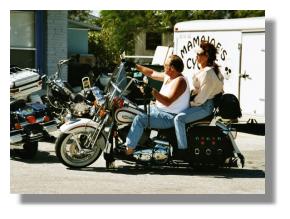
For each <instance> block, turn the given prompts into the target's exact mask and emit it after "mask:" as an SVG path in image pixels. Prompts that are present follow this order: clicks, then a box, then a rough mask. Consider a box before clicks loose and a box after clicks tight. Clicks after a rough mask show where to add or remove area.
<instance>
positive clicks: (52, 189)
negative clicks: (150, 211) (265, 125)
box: [10, 133, 266, 194]
mask: <svg viewBox="0 0 290 219" xmlns="http://www.w3.org/2000/svg"><path fill="white" fill-rule="evenodd" d="M236 142H237V145H238V146H239V148H240V150H241V151H242V153H243V154H244V156H245V158H246V163H245V167H244V168H243V169H238V168H233V169H228V168H226V169H218V170H211V171H200V170H199V171H197V170H193V169H186V168H169V167H167V168H144V167H135V166H133V165H130V164H127V163H123V162H121V161H117V166H118V168H117V169H115V170H110V171H108V170H106V168H105V161H104V160H103V158H102V156H101V157H100V159H99V160H98V161H97V162H95V163H94V164H93V165H91V166H90V167H87V168H83V169H80V170H72V169H68V168H67V167H65V166H64V165H62V164H61V163H59V161H58V159H57V157H56V156H55V152H54V144H52V143H44V142H41V143H40V144H39V152H38V154H37V156H36V157H35V159H33V160H23V159H19V158H17V157H11V161H10V163H11V166H10V168H11V180H10V183H11V184H10V189H11V193H16V194H265V188H266V187H265V137H264V136H254V135H248V134H244V133H239V134H238V137H237V141H236Z"/></svg>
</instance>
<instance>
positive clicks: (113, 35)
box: [69, 10, 265, 71]
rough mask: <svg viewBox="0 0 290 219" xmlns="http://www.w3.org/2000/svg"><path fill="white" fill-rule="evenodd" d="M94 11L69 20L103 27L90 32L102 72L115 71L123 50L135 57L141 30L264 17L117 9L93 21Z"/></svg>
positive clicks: (253, 12) (71, 14)
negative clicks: (214, 20)
mask: <svg viewBox="0 0 290 219" xmlns="http://www.w3.org/2000/svg"><path fill="white" fill-rule="evenodd" d="M90 12H91V11H69V18H70V19H74V20H78V21H83V22H87V23H91V24H95V25H98V26H100V27H101V28H102V29H101V31H100V32H91V33H90V36H89V51H90V53H93V54H95V56H96V58H97V65H98V66H99V68H100V69H101V71H112V68H113V67H114V66H115V65H116V63H117V62H118V61H119V55H120V53H121V51H123V50H126V52H127V53H128V54H134V46H135V36H136V35H137V34H138V33H140V32H141V31H144V32H146V31H150V32H166V31H168V32H173V27H174V25H175V24H176V23H177V22H181V21H188V20H202V19H207V20H210V19H224V18H243V17H258V16H265V11H263V10H191V11H190V10H150V11H145V10H138V11H136V10H135V11H134V10H117V11H116V10H115V11H112V10H110V11H100V17H99V18H97V19H92V17H91V16H90Z"/></svg>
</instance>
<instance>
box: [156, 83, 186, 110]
mask: <svg viewBox="0 0 290 219" xmlns="http://www.w3.org/2000/svg"><path fill="white" fill-rule="evenodd" d="M186 86H187V84H186V81H185V79H184V78H183V77H179V78H178V79H177V80H176V81H175V82H174V84H173V85H172V89H171V90H170V92H169V93H168V95H166V96H165V95H162V94H160V93H159V92H158V91H157V90H156V89H153V90H152V95H153V96H154V97H155V98H156V100H158V101H159V102H160V103H162V104H164V105H165V106H170V105H171V104H172V103H173V102H174V101H175V100H177V98H178V97H180V96H181V95H182V94H183V92H185V90H186Z"/></svg>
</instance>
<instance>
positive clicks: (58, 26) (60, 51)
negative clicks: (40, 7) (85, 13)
mask: <svg viewBox="0 0 290 219" xmlns="http://www.w3.org/2000/svg"><path fill="white" fill-rule="evenodd" d="M46 25H47V36H46V41H47V42H46V47H47V48H46V73H47V75H48V76H50V75H52V74H54V73H55V72H56V70H57V62H58V61H59V60H61V59H66V58H67V48H68V46H67V11H62V10H59V11H50V10H48V11H47V19H46ZM62 70H63V71H62V78H63V79H64V80H67V67H66V66H65V67H64V68H63V69H62Z"/></svg>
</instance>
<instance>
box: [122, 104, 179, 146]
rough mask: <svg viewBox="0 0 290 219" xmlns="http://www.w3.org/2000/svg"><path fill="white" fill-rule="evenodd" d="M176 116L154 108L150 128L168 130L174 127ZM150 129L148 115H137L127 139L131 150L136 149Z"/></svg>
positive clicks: (151, 110) (151, 111) (151, 112)
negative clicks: (146, 130)
mask: <svg viewBox="0 0 290 219" xmlns="http://www.w3.org/2000/svg"><path fill="white" fill-rule="evenodd" d="M175 115H176V114H171V113H167V112H164V111H162V110H160V109H158V108H156V107H154V106H152V107H151V109H150V127H151V128H156V129H167V128H172V127H173V126H174V122H173V119H174V116H175ZM147 127H148V115H147V114H139V115H137V116H136V117H135V118H134V120H133V123H132V125H131V128H130V131H129V133H128V136H127V138H126V143H125V144H126V145H127V146H128V147H130V148H133V149H134V148H135V147H136V146H137V144H138V142H139V140H140V139H141V137H142V134H143V131H144V129H145V128H147Z"/></svg>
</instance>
